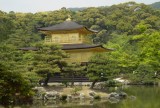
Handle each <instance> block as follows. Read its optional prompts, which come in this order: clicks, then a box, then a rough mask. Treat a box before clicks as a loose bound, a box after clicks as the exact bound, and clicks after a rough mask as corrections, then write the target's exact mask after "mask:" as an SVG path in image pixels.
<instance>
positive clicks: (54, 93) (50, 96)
mask: <svg viewBox="0 0 160 108" xmlns="http://www.w3.org/2000/svg"><path fill="white" fill-rule="evenodd" d="M44 97H45V98H46V99H58V98H59V97H60V93H58V92H57V91H49V92H46V93H45V95H44Z"/></svg>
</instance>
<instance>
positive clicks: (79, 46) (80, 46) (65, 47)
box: [62, 44, 112, 50]
mask: <svg viewBox="0 0 160 108" xmlns="http://www.w3.org/2000/svg"><path fill="white" fill-rule="evenodd" d="M97 47H101V48H103V49H106V50H112V49H107V48H104V47H103V46H102V45H89V44H65V45H63V47H62V50H74V49H90V48H97Z"/></svg>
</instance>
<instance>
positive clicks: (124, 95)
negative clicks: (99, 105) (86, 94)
mask: <svg viewBox="0 0 160 108" xmlns="http://www.w3.org/2000/svg"><path fill="white" fill-rule="evenodd" d="M127 96H128V95H127V93H125V92H120V93H116V92H112V93H110V94H109V97H108V99H110V98H115V99H125V98H127Z"/></svg>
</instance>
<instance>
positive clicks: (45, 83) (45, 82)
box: [44, 73, 51, 86]
mask: <svg viewBox="0 0 160 108" xmlns="http://www.w3.org/2000/svg"><path fill="white" fill-rule="evenodd" d="M50 77H51V73H48V74H47V77H46V78H45V80H44V86H47V85H48V81H49V79H50Z"/></svg>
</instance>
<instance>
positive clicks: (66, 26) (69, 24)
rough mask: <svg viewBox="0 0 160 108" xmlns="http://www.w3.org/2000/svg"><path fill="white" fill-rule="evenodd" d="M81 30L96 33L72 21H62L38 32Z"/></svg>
mask: <svg viewBox="0 0 160 108" xmlns="http://www.w3.org/2000/svg"><path fill="white" fill-rule="evenodd" d="M81 28H85V29H86V30H88V31H90V32H97V31H95V30H90V29H88V28H87V27H85V26H83V25H80V24H78V23H76V22H74V21H64V22H62V23H60V24H56V25H53V26H49V27H43V28H38V30H41V31H62V30H76V29H81Z"/></svg>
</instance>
